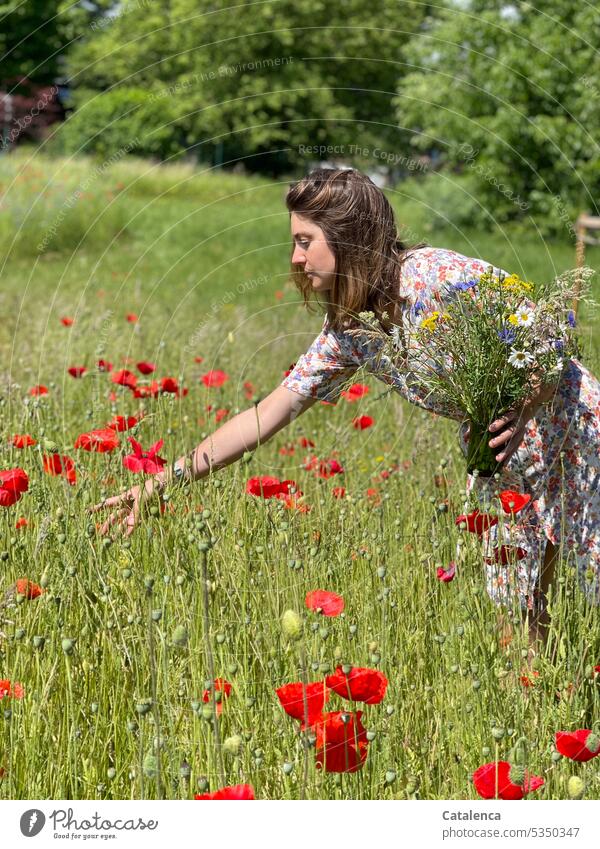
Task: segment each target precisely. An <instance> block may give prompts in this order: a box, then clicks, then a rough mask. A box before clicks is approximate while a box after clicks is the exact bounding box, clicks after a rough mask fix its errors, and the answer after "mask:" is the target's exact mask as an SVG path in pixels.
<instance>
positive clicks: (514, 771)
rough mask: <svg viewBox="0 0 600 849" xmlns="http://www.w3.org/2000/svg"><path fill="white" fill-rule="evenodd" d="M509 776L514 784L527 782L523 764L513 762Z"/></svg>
mask: <svg viewBox="0 0 600 849" xmlns="http://www.w3.org/2000/svg"><path fill="white" fill-rule="evenodd" d="M509 777H510V780H511V781H512V783H513V784H520V785H521V786H522V785H523V784H524V783H525V767H524V766H522V765H521V764H512V765H511V767H510V771H509Z"/></svg>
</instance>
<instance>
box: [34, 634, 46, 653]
mask: <svg viewBox="0 0 600 849" xmlns="http://www.w3.org/2000/svg"><path fill="white" fill-rule="evenodd" d="M32 643H33V647H34V649H39V650H40V651H41V650H42V649H43V648H44V644H45V643H46V638H45V637H34V638H33V640H32Z"/></svg>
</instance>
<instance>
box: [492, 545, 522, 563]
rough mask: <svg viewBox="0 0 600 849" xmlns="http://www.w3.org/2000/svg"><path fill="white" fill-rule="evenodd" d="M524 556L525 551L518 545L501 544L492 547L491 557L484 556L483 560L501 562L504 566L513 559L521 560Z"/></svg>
mask: <svg viewBox="0 0 600 849" xmlns="http://www.w3.org/2000/svg"><path fill="white" fill-rule="evenodd" d="M526 556H527V552H526V551H525V549H524V548H521V547H520V546H515V545H501V546H500V547H499V548H495V549H494V556H493V557H485V558H484V560H485V562H486V563H501V564H502V565H503V566H506V565H507V564H508V563H512V562H513V561H514V560H522V559H523V558H524V557H526Z"/></svg>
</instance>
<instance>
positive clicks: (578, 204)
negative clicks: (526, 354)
mask: <svg viewBox="0 0 600 849" xmlns="http://www.w3.org/2000/svg"><path fill="white" fill-rule="evenodd" d="M599 37H600V17H599V16H598V12H597V9H596V8H595V6H594V5H593V4H589V3H581V2H577V0H554V2H553V3H552V4H551V5H550V6H544V5H543V4H541V5H540V6H539V8H536V7H535V6H534V5H533V4H531V3H526V2H514V3H511V4H508V3H505V2H494V0H486V1H485V2H476V0H473V2H468V0H467V2H465V0H463V2H461V3H456V2H455V3H450V2H446V3H445V9H441V10H440V11H439V12H438V14H437V16H436V18H435V19H433V18H430V19H426V20H425V22H424V26H423V29H422V31H421V32H420V33H419V34H418V35H417V36H416V37H415V38H414V39H412V41H411V43H410V44H409V45H408V46H407V48H406V56H407V60H408V61H409V62H412V63H413V65H414V67H415V70H414V71H413V72H412V73H410V74H407V75H406V76H404V77H403V78H402V79H401V80H400V82H399V86H398V96H397V98H396V99H395V100H394V106H395V112H396V116H397V118H398V121H399V122H400V123H402V124H405V125H406V126H408V127H409V128H410V129H411V130H412V131H413V137H412V144H413V146H414V147H415V148H417V149H430V148H432V147H436V148H438V149H439V150H441V151H442V152H443V155H444V157H445V161H446V163H447V164H448V165H449V166H453V167H454V168H457V169H460V170H462V171H463V172H464V173H467V174H469V175H470V178H471V179H472V181H473V183H474V186H475V192H476V195H477V199H478V200H479V201H480V202H481V204H482V205H483V207H484V208H485V209H487V210H489V212H490V213H491V215H492V216H493V219H495V220H496V221H508V220H512V219H521V218H523V217H526V216H533V217H534V218H536V222H540V221H544V222H545V225H544V229H545V230H546V232H557V231H560V230H564V228H565V226H566V228H567V229H572V225H571V224H570V221H571V220H572V219H573V218H574V217H575V216H576V214H577V212H578V211H581V210H584V209H586V210H588V211H589V212H590V213H592V214H598V212H597V206H598V202H597V198H598V195H599V191H600V159H599V157H598V152H599V151H598V141H597V140H598V135H599V130H600V109H599V108H598V105H599V103H600V56H599V55H598V52H597V50H596V45H597V43H598V39H599ZM493 219H492V218H490V217H489V216H488V217H487V218H486V220H487V223H488V225H490V226H492V224H493ZM482 220H483V219H482Z"/></svg>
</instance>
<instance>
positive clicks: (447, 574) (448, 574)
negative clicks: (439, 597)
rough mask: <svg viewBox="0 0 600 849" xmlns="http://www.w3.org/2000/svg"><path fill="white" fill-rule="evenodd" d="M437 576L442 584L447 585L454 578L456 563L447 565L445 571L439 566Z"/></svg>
mask: <svg viewBox="0 0 600 849" xmlns="http://www.w3.org/2000/svg"><path fill="white" fill-rule="evenodd" d="M437 576H438V578H439V579H440V581H441V582H442V583H443V584H449V583H450V581H453V580H454V578H455V576H456V563H454V561H453V562H452V563H449V564H448V566H447V568H446V569H444V567H443V566H439V567H438V570H437Z"/></svg>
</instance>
